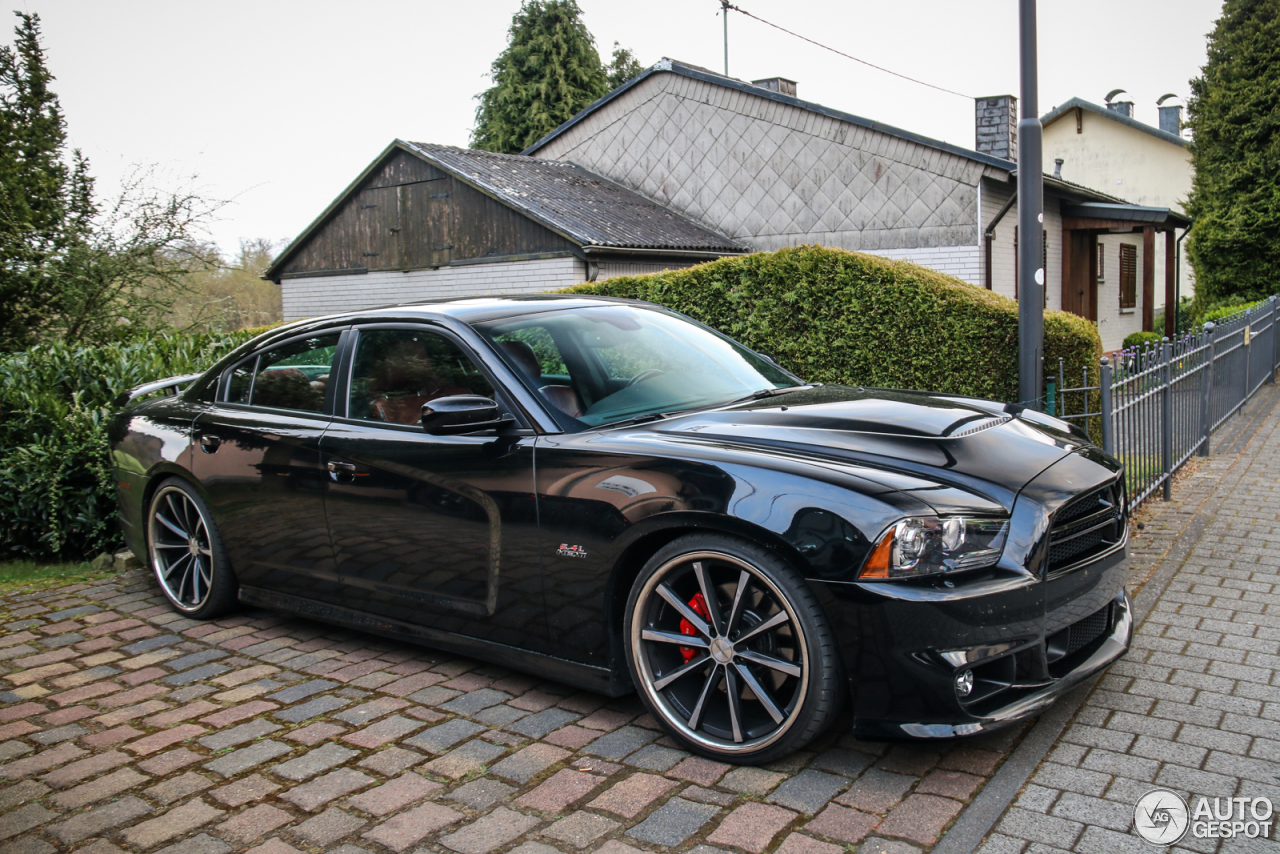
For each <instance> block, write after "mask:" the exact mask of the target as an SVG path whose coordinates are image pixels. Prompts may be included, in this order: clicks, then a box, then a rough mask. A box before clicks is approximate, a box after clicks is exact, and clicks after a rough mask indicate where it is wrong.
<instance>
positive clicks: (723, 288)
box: [568, 246, 1102, 401]
mask: <svg viewBox="0 0 1280 854" xmlns="http://www.w3.org/2000/svg"><path fill="white" fill-rule="evenodd" d="M568 291H569V292H573V293H589V294H600V295H605V296H616V297H632V298H635V299H643V300H649V301H650V302H655V303H659V304H660V305H665V306H668V307H669V308H673V309H675V310H676V311H680V312H683V313H684V314H687V315H689V316H690V317H693V318H695V319H697V320H700V321H702V322H703V323H706V324H707V325H708V326H711V327H713V328H715V329H719V330H720V331H722V332H724V333H725V334H727V335H731V336H733V337H734V338H737V339H738V340H740V341H742V342H743V343H744V344H746V345H747V346H748V347H751V348H753V349H755V350H758V351H760V352H762V353H768V354H769V355H771V356H773V357H774V358H776V359H777V360H778V362H779V363H780V364H782V365H783V366H785V367H787V368H789V369H790V370H792V371H793V372H795V373H796V374H798V375H799V376H801V377H804V378H805V379H808V380H812V381H820V382H828V383H841V384H846V385H864V386H882V387H892V388H915V389H927V390H930V391H942V392H951V393H954V394H964V395H972V396H976V397H984V398H991V399H995V400H1003V401H1016V400H1017V391H1018V367H1017V355H1018V304H1017V303H1016V302H1014V301H1013V300H1011V299H1009V298H1007V297H1002V296H1000V295H998V294H994V293H992V292H990V291H987V290H983V289H981V288H977V287H974V286H973V285H969V284H966V283H965V282H962V281H960V280H959V279H955V278H952V277H951V276H947V275H944V274H942V273H938V272H935V271H933V270H929V269H927V268H924V267H920V266H917V265H915V264H910V263H907V262H904V261H890V260H887V259H885V258H881V257H878V256H875V255H866V254H863V253H859V252H846V251H844V250H841V249H826V248H823V247H819V246H798V247H793V248H787V249H780V250H778V251H777V252H762V253H756V254H754V255H746V256H743V257H739V258H724V259H721V260H719V261H712V262H710V263H707V264H701V265H699V266H696V267H690V268H688V269H684V270H671V271H667V272H665V273H655V274H651V275H647V276H624V277H618V278H614V279H608V280H606V281H603V282H591V283H588V284H585V285H578V286H577V287H574V288H569V289H568ZM1044 351H1045V365H1046V368H1049V369H1050V370H1051V371H1052V372H1055V373H1056V371H1057V367H1058V359H1059V357H1061V358H1062V359H1063V365H1064V369H1065V371H1066V372H1067V375H1068V376H1076V377H1078V376H1080V375H1081V373H1082V371H1083V369H1084V368H1085V367H1086V366H1087V367H1088V368H1089V370H1090V371H1096V369H1097V365H1098V358H1099V357H1100V355H1101V353H1102V344H1101V341H1100V340H1099V338H1098V332H1097V329H1095V328H1094V326H1093V324H1092V323H1090V322H1089V321H1088V320H1085V319H1084V318H1082V317H1078V316H1076V315H1074V314H1069V313H1067V312H1061V311H1051V312H1047V313H1046V314H1045V321H1044Z"/></svg>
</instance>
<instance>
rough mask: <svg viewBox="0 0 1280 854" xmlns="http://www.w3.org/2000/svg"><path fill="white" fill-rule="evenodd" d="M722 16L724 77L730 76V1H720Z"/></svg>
mask: <svg viewBox="0 0 1280 854" xmlns="http://www.w3.org/2000/svg"><path fill="white" fill-rule="evenodd" d="M720 14H721V15H723V16H724V76H725V77H728V76H729V0H720Z"/></svg>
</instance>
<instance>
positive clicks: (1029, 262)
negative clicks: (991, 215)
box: [1018, 0, 1045, 409]
mask: <svg viewBox="0 0 1280 854" xmlns="http://www.w3.org/2000/svg"><path fill="white" fill-rule="evenodd" d="M1018 42H1019V51H1020V60H1021V66H1022V74H1021V84H1022V86H1021V92H1020V94H1019V100H1020V101H1021V102H1022V118H1020V119H1019V120H1018V233H1019V234H1021V235H1022V239H1021V240H1019V241H1018V281H1019V283H1020V286H1019V288H1018V400H1019V401H1020V402H1021V403H1022V404H1023V405H1024V406H1029V407H1032V408H1035V409H1042V408H1043V407H1042V406H1041V403H1040V401H1041V398H1042V397H1043V395H1044V390H1043V389H1042V388H1041V385H1042V384H1043V382H1044V287H1045V272H1044V266H1043V264H1044V245H1043V239H1044V173H1043V170H1042V169H1041V159H1042V154H1041V147H1042V131H1043V129H1042V128H1041V126H1040V107H1039V104H1038V103H1037V98H1036V0H1018ZM1031 235H1039V236H1040V237H1041V239H1040V240H1035V239H1032V238H1031Z"/></svg>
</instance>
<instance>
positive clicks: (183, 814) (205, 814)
mask: <svg viewBox="0 0 1280 854" xmlns="http://www.w3.org/2000/svg"><path fill="white" fill-rule="evenodd" d="M223 814H224V813H223V811H222V810H220V809H217V808H215V807H211V806H209V805H208V804H206V803H204V801H201V800H198V799H197V800H193V801H188V802H187V803H185V804H182V805H181V806H177V807H174V808H173V809H171V810H169V811H168V812H167V813H165V814H164V815H162V816H159V817H157V818H153V819H149V820H147V821H144V822H141V823H139V824H135V825H134V826H133V827H130V828H129V829H128V830H125V831H124V832H123V833H122V834H121V838H122V839H124V841H125V842H128V843H129V844H130V845H135V846H137V847H139V848H150V847H152V846H154V845H159V844H160V843H161V842H165V841H167V840H169V839H172V838H173V837H175V836H180V835H182V834H184V833H189V832H191V831H192V830H195V829H196V828H197V827H201V826H202V825H205V824H208V823H209V822H211V821H214V820H215V819H218V818H221V817H222V816H223Z"/></svg>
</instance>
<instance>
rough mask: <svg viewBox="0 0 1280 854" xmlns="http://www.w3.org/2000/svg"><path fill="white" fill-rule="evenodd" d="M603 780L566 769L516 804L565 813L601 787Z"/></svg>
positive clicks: (528, 793)
mask: <svg viewBox="0 0 1280 854" xmlns="http://www.w3.org/2000/svg"><path fill="white" fill-rule="evenodd" d="M601 779H602V778H600V777H596V776H594V775H592V774H584V773H583V772H581V771H571V770H570V769H568V768H565V769H562V770H560V771H557V772H556V773H554V774H552V775H551V776H550V777H548V778H547V779H546V780H544V781H543V782H542V783H540V784H539V785H538V786H537V788H535V789H533V790H532V791H529V792H526V793H525V794H523V795H521V796H520V797H519V798H517V799H516V803H518V804H520V805H521V806H526V807H529V808H530V809H535V810H540V811H542V812H549V813H559V812H564V809H565V807H567V806H569V805H570V804H572V803H573V802H574V801H577V800H579V799H580V798H582V797H583V796H585V795H586V794H587V793H588V792H590V791H591V790H592V789H594V788H595V787H596V786H597V785H599V783H600V782H601Z"/></svg>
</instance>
